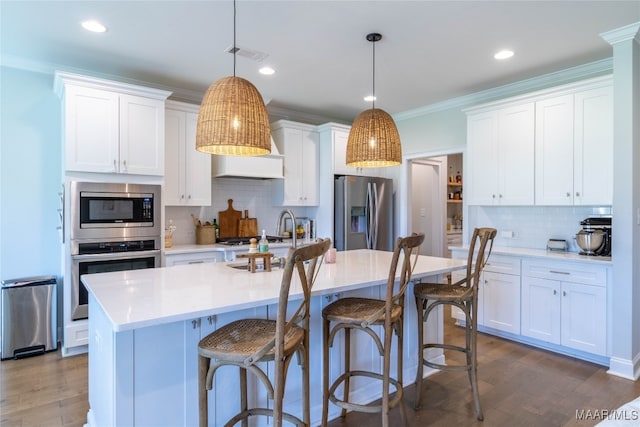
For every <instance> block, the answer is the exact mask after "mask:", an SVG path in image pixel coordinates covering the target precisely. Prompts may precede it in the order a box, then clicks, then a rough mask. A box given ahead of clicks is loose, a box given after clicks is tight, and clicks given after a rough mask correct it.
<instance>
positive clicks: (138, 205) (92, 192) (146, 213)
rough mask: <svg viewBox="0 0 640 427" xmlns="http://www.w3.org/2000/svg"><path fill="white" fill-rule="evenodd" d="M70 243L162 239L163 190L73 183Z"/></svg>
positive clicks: (148, 186)
mask: <svg viewBox="0 0 640 427" xmlns="http://www.w3.org/2000/svg"><path fill="white" fill-rule="evenodd" d="M70 195H71V206H70V209H71V212H70V213H71V240H72V241H73V240H85V239H102V238H108V239H110V240H112V239H114V238H137V237H149V236H154V237H155V236H160V234H161V228H160V227H161V224H160V221H159V219H160V186H159V185H149V184H124V183H98V182H79V181H73V182H71V186H70Z"/></svg>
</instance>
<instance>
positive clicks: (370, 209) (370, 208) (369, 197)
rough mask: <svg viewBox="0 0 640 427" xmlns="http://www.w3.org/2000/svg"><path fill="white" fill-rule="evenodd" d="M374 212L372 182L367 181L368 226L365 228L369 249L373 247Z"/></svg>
mask: <svg viewBox="0 0 640 427" xmlns="http://www.w3.org/2000/svg"><path fill="white" fill-rule="evenodd" d="M372 213H373V198H372V194H371V183H370V182H368V183H367V206H366V221H367V224H366V225H367V228H366V230H365V236H366V239H367V249H371V243H372V242H371V238H372V236H371V233H372V224H371V221H372V219H373V218H372V216H371V215H372Z"/></svg>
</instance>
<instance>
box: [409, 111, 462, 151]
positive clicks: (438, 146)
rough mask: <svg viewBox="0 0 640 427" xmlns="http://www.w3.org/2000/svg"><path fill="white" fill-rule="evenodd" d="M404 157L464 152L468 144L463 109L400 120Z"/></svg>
mask: <svg viewBox="0 0 640 427" xmlns="http://www.w3.org/2000/svg"><path fill="white" fill-rule="evenodd" d="M396 123H397V126H398V132H399V133H400V139H401V141H402V153H403V155H404V156H409V157H410V156H411V154H423V153H432V152H436V153H447V152H453V151H462V150H463V149H464V147H465V146H466V141H467V118H466V115H465V114H464V113H463V112H462V110H461V109H460V108H451V109H448V110H442V111H437V112H434V113H431V114H428V115H424V116H419V117H414V118H410V119H405V120H398V121H397V122H396Z"/></svg>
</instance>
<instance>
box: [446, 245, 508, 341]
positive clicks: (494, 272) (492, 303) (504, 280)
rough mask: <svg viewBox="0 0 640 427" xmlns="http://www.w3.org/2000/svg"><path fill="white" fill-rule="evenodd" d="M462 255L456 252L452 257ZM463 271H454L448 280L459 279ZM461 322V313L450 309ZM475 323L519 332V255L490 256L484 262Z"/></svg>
mask: <svg viewBox="0 0 640 427" xmlns="http://www.w3.org/2000/svg"><path fill="white" fill-rule="evenodd" d="M461 256H462V257H466V254H465V253H463V252H459V251H456V256H455V257H456V258H460V257H461ZM465 274H466V272H463V271H454V272H453V273H452V275H451V279H452V281H454V282H455V281H456V280H460V279H461V278H463V277H464V276H465ZM451 314H452V316H453V317H454V318H455V319H457V320H459V321H464V320H465V317H464V314H463V313H462V312H461V311H460V310H458V309H453V310H452V311H451ZM478 326H483V327H487V328H492V329H495V330H498V331H504V332H509V333H512V334H520V258H515V257H509V256H501V255H495V254H494V255H491V256H490V257H489V260H488V261H487V264H486V265H485V268H484V270H483V271H482V274H481V275H480V281H479V286H478Z"/></svg>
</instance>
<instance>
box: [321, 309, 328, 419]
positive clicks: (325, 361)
mask: <svg viewBox="0 0 640 427" xmlns="http://www.w3.org/2000/svg"><path fill="white" fill-rule="evenodd" d="M328 412H329V321H328V320H326V319H323V320H322V424H321V425H322V427H326V425H327V421H328V420H327V416H328Z"/></svg>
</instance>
